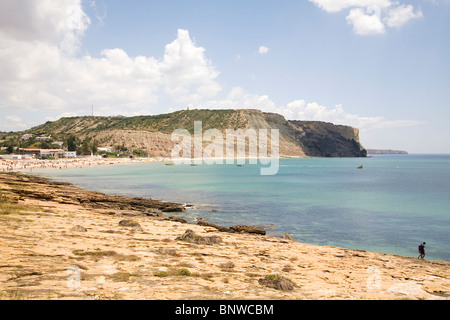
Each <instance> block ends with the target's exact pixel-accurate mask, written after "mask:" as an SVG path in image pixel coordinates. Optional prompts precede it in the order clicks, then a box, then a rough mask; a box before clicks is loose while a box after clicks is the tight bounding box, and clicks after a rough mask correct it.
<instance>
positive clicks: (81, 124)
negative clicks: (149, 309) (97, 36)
mask: <svg viewBox="0 0 450 320" xmlns="http://www.w3.org/2000/svg"><path fill="white" fill-rule="evenodd" d="M195 121H201V122H202V126H203V131H206V130H208V129H218V130H220V131H222V132H223V133H225V130H226V129H233V130H236V129H244V130H245V129H256V130H257V129H268V130H270V129H278V130H280V156H287V157H306V156H314V157H365V156H366V155H367V152H366V151H365V150H364V148H363V147H362V146H361V144H360V142H359V131H358V130H357V129H354V128H351V127H347V126H338V125H334V124H331V123H324V122H311V121H288V120H286V119H285V118H284V117H283V116H281V115H279V114H274V113H263V112H261V111H259V110H184V111H177V112H174V113H170V114H162V115H156V116H137V117H73V118H62V119H60V120H57V121H55V122H47V123H45V124H43V125H40V126H37V127H35V128H32V129H30V130H28V131H26V132H24V133H32V134H35V135H39V134H51V135H52V137H54V138H57V139H59V140H63V141H64V140H65V139H67V137H68V136H70V135H74V136H76V138H77V139H78V141H80V142H81V141H83V140H86V139H88V140H90V141H94V140H95V141H96V143H97V145H98V146H109V147H112V148H114V147H116V146H122V147H124V148H125V149H127V150H128V151H136V150H139V151H141V152H142V153H145V154H147V153H150V154H151V156H154V157H169V156H170V152H171V150H172V148H173V147H174V145H175V143H174V142H172V141H171V135H172V133H173V131H174V130H176V129H186V130H188V131H189V132H191V134H193V133H194V122H195Z"/></svg>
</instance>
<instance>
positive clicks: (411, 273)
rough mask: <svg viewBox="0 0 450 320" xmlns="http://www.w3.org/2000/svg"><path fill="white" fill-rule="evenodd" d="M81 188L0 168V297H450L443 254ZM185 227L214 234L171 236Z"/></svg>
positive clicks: (449, 266)
mask: <svg viewBox="0 0 450 320" xmlns="http://www.w3.org/2000/svg"><path fill="white" fill-rule="evenodd" d="M18 177H19V178H18ZM64 192H65V196H64V197H62V196H61V194H62V193H64ZM36 194H38V195H39V194H49V195H55V196H49V197H48V198H47V199H43V198H39V196H36ZM83 195H84V196H88V195H89V191H84V190H81V189H78V188H75V187H73V186H70V185H65V184H61V185H58V184H57V185H53V184H51V183H48V182H46V181H45V180H41V179H40V180H38V181H37V182H36V181H33V179H27V178H23V177H21V176H18V175H16V174H4V173H0V196H1V202H0V299H13V300H18V299H27V300H28V299H31V300H36V299H46V300H47V299H55V300H66V299H81V300H95V299H113V300H119V299H120V300H140V299H146V300H168V299H171V300H181V299H183V300H185V299H207V300H209V299H214V300H231V299H242V300H247V299H256V300H297V299H300V300H303V299H307V300H318V299H325V300H329V299H337V300H359V299H376V300H379V299H383V300H401V299H430V300H441V299H446V300H448V299H449V298H450V263H449V262H442V261H427V260H418V259H417V258H415V257H401V256H395V255H388V254H382V253H373V252H366V251H360V250H350V249H343V248H336V247H329V246H317V245H310V244H304V243H299V242H295V241H292V240H287V239H281V238H273V237H268V236H261V235H253V234H237V233H226V232H219V231H218V230H217V229H215V228H212V227H202V226H198V225H190V224H185V223H180V222H174V221H170V220H167V217H168V216H169V215H170V213H161V212H159V211H158V209H157V205H155V207H154V208H150V210H149V211H150V212H151V213H152V214H150V215H149V213H148V212H147V213H143V212H142V210H141V209H139V210H131V209H130V208H127V209H126V210H121V209H120V208H119V209H115V208H104V207H96V205H95V202H94V201H91V202H83V201H82V202H80V201H81V200H80V199H82V198H83ZM80 197H81V198H80ZM68 200H71V201H68ZM131 202H132V201H130V203H131ZM124 221H125V222H124ZM186 230H192V231H194V233H195V234H196V236H197V237H203V238H204V237H214V238H215V239H216V240H220V241H212V242H211V243H209V242H205V244H202V242H199V243H195V242H187V241H183V240H177V238H179V237H180V236H182V235H183V234H184V233H185V232H186ZM268 276H269V278H267V277H268ZM261 279H262V280H261ZM264 279H265V280H267V279H287V280H286V281H288V282H289V283H291V284H292V287H289V286H280V287H279V288H272V287H267V286H266V285H265V284H266V282H267V281H264Z"/></svg>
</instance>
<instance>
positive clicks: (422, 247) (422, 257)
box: [417, 242, 426, 260]
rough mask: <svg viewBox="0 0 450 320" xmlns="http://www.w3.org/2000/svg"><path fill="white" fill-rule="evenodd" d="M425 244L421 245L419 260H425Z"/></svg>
mask: <svg viewBox="0 0 450 320" xmlns="http://www.w3.org/2000/svg"><path fill="white" fill-rule="evenodd" d="M425 244H426V242H422V243H421V244H420V245H419V256H418V257H417V259H422V260H423V259H424V258H425Z"/></svg>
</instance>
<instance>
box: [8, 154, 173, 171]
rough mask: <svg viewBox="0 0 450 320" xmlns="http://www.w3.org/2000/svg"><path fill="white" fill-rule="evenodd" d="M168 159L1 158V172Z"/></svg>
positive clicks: (163, 159)
mask: <svg viewBox="0 0 450 320" xmlns="http://www.w3.org/2000/svg"><path fill="white" fill-rule="evenodd" d="M150 161H151V162H154V161H168V160H167V159H165V158H133V159H130V158H98V157H95V158H76V159H57V160H43V159H21V160H4V159H0V172H17V171H21V172H32V171H33V169H34V168H39V169H44V168H47V169H67V168H83V167H90V166H104V165H114V164H129V163H137V162H150Z"/></svg>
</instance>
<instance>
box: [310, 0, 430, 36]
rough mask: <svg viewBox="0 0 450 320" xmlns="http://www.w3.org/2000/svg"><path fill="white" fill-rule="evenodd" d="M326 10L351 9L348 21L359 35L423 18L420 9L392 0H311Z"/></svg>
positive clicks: (375, 32) (398, 26)
mask: <svg viewBox="0 0 450 320" xmlns="http://www.w3.org/2000/svg"><path fill="white" fill-rule="evenodd" d="M309 2H312V3H314V4H315V5H316V6H318V7H319V8H321V9H322V10H325V11H326V12H330V13H335V12H341V11H343V10H349V13H348V15H347V18H346V20H347V23H348V24H349V25H351V26H352V27H353V31H354V33H356V34H359V35H375V34H384V33H386V32H387V27H388V28H400V27H403V26H404V25H405V24H407V23H408V22H409V21H410V20H412V19H417V18H422V17H423V14H422V11H421V10H420V9H417V10H416V9H415V8H414V7H413V6H412V5H405V4H400V3H399V2H398V1H392V0H309Z"/></svg>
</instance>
